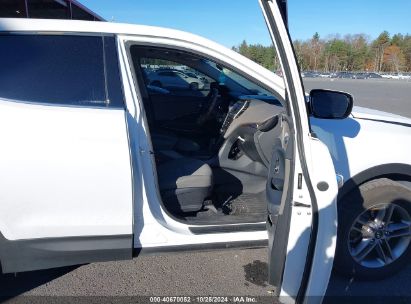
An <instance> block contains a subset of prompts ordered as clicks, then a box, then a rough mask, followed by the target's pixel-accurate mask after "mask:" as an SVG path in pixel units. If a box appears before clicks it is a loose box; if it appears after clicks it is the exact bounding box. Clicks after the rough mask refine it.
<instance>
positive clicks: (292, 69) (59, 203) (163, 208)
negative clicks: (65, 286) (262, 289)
mask: <svg viewBox="0 0 411 304" xmlns="http://www.w3.org/2000/svg"><path fill="white" fill-rule="evenodd" d="M261 6H262V9H263V12H264V16H265V18H266V21H267V24H268V28H269V31H270V33H271V35H272V39H273V42H274V45H275V47H276V50H277V54H278V57H279V59H280V62H281V65H282V74H283V76H284V77H283V78H280V77H278V76H276V75H274V74H273V73H271V72H270V71H268V70H266V69H264V68H263V67H261V66H259V65H258V64H256V63H254V62H252V61H250V60H248V59H247V58H245V57H243V56H241V55H239V54H237V53H235V52H234V51H231V50H229V49H227V48H225V47H223V46H221V45H218V44H216V43H214V42H211V41H209V40H207V39H204V38H201V37H198V36H195V35H191V34H188V33H185V32H180V31H175V30H170V29H163V28H155V27H145V26H135V25H125V24H114V23H98V24H97V23H94V22H83V21H52V20H17V19H0V32H1V35H0V44H1V46H2V47H1V49H0V66H1V67H2V68H1V70H0V98H1V100H0V130H1V131H0V140H1V143H2V149H0V168H1V170H0V184H1V189H0V261H1V266H2V270H3V272H19V271H26V270H34V269H43V268H50V267H58V266H64V265H72V264H78V263H87V262H93V261H105V260H115V259H126V258H132V257H133V255H134V256H136V255H139V254H143V253H147V252H165V251H175V250H194V249H210V248H229V247H244V246H245V247H253V246H266V245H267V239H268V246H269V261H270V265H269V267H270V269H269V274H270V282H271V283H272V284H274V285H276V286H278V289H277V291H278V295H280V296H290V297H291V298H287V299H295V300H301V298H302V297H304V296H319V297H321V296H323V295H324V293H325V290H326V287H327V284H328V280H329V276H330V273H331V269H332V265H333V260H334V252H335V247H336V246H337V247H338V250H337V255H338V259H337V261H336V262H337V265H339V266H340V268H343V269H345V271H346V272H348V273H351V272H352V271H355V273H359V274H361V275H362V276H367V275H368V276H369V275H372V276H376V275H381V274H385V273H388V272H392V271H393V270H395V268H398V267H399V266H401V264H402V263H403V262H404V259H405V258H406V257H407V254H408V253H409V240H410V238H409V236H410V223H411V221H410V214H411V212H410V200H411V194H410V190H409V189H408V188H407V185H408V182H409V181H410V180H411V170H410V168H411V157H410V155H411V153H410V152H411V144H410V143H411V140H410V131H409V130H410V129H409V126H410V125H411V121H410V120H408V119H405V118H402V117H397V116H394V115H390V114H386V113H381V112H375V111H371V110H367V109H360V108H354V110H353V111H352V112H351V110H352V106H353V100H352V97H351V96H350V95H349V94H347V93H342V92H333V91H325V90H313V91H312V92H311V94H310V100H309V101H308V102H307V101H306V99H305V94H304V90H303V85H302V82H301V79H300V73H299V69H298V66H297V63H296V61H295V57H294V53H293V50H292V45H291V41H290V39H289V36H288V33H287V29H286V27H285V25H284V23H283V20H282V17H281V12H280V10H279V9H278V7H277V5H276V4H275V2H273V1H271V0H262V1H261ZM68 29H69V30H68ZM147 58H149V59H150V58H151V59H154V60H170V61H176V62H179V63H180V64H182V65H187V66H189V67H190V68H191V69H192V70H193V71H198V72H199V73H201V74H204V75H206V76H207V77H208V78H209V79H213V80H214V82H212V83H210V86H209V88H208V89H207V94H199V95H193V94H191V95H184V94H182V95H178V94H177V93H170V92H169V91H167V90H152V89H150V85H151V84H150V83H148V82H147V77H145V76H144V68H143V67H142V63H143V62H145V61H144V60H145V59H147ZM337 181H338V183H337ZM338 186H340V189H338ZM337 196H338V201H339V204H338V207H339V214H340V216H339V218H338V217H337ZM337 222H339V231H338V240H337V238H336V236H337ZM267 230H268V236H267ZM337 243H338V244H337ZM317 299H319V298H317Z"/></svg>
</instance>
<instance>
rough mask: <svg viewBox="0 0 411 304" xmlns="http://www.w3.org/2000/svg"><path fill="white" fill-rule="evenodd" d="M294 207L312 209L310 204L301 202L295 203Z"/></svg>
mask: <svg viewBox="0 0 411 304" xmlns="http://www.w3.org/2000/svg"><path fill="white" fill-rule="evenodd" d="M293 205H294V207H304V208H311V205H310V204H305V203H300V202H294V204H293Z"/></svg>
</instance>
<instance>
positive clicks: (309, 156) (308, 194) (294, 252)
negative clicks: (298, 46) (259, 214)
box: [259, 0, 338, 303]
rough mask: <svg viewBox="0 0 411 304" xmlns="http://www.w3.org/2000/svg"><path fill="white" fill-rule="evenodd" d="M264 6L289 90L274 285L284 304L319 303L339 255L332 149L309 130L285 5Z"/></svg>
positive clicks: (275, 220)
mask: <svg viewBox="0 0 411 304" xmlns="http://www.w3.org/2000/svg"><path fill="white" fill-rule="evenodd" d="M259 1H260V5H261V7H262V9H263V14H264V17H265V20H266V23H267V25H268V29H269V32H270V34H271V37H272V40H273V43H274V45H275V48H276V51H277V56H278V58H279V60H280V63H281V66H282V72H283V77H284V83H285V89H286V105H285V111H284V113H283V114H281V115H280V116H278V121H277V125H276V128H277V132H276V135H275V136H276V143H275V146H274V148H273V154H272V158H271V162H270V169H269V175H268V179H267V198H268V201H269V204H268V218H267V229H268V234H269V281H270V283H271V284H272V285H274V286H276V292H277V295H278V296H280V300H281V301H282V302H287V303H289V302H291V303H294V302H297V303H302V302H304V303H306V302H316V303H318V302H321V300H322V298H323V296H324V294H325V291H326V289H327V286H328V281H329V278H330V274H331V270H332V264H333V258H334V251H335V242H336V235H337V208H336V197H337V192H338V187H337V181H336V175H335V171H334V167H333V163H332V159H331V156H330V154H329V152H328V149H327V147H326V146H325V145H324V144H323V143H322V142H321V141H319V140H318V139H317V138H316V137H315V135H314V134H313V133H311V130H310V125H309V120H308V115H307V109H306V101H305V95H304V90H303V85H302V82H301V78H300V73H299V69H298V66H297V63H296V60H295V55H294V52H293V48H292V44H291V40H290V38H289V35H288V31H287V28H286V26H285V24H284V22H283V18H282V12H281V11H280V9H279V7H282V6H283V5H284V1H283V0H259Z"/></svg>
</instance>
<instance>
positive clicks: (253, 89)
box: [207, 61, 272, 96]
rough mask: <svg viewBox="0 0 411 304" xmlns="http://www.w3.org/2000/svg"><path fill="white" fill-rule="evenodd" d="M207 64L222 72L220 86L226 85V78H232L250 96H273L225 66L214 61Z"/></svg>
mask: <svg viewBox="0 0 411 304" xmlns="http://www.w3.org/2000/svg"><path fill="white" fill-rule="evenodd" d="M207 64H209V65H210V66H212V67H213V68H215V69H217V70H219V71H220V76H219V78H218V82H219V83H220V84H225V83H224V82H225V80H226V78H227V77H228V78H230V79H231V80H232V81H234V82H236V83H237V84H238V85H240V86H242V87H243V88H245V89H247V91H249V92H250V94H255V95H269V96H271V95H272V94H271V93H270V92H269V91H267V90H265V89H263V88H262V87H260V86H258V85H257V84H255V83H253V82H252V81H250V80H248V79H247V78H245V77H243V76H241V75H240V74H238V73H236V72H234V71H232V70H230V69H228V68H226V67H223V66H220V65H219V64H216V63H215V62H212V61H207Z"/></svg>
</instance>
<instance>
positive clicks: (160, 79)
mask: <svg viewBox="0 0 411 304" xmlns="http://www.w3.org/2000/svg"><path fill="white" fill-rule="evenodd" d="M194 76H195V77H192V76H189V75H187V73H184V72H182V71H178V70H173V69H161V70H156V71H154V72H151V73H150V74H148V75H147V78H148V80H149V81H150V84H151V85H152V86H156V87H160V88H168V89H190V90H199V89H200V90H201V89H202V88H203V87H204V82H203V81H202V80H201V79H199V78H198V77H197V76H196V75H194Z"/></svg>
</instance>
